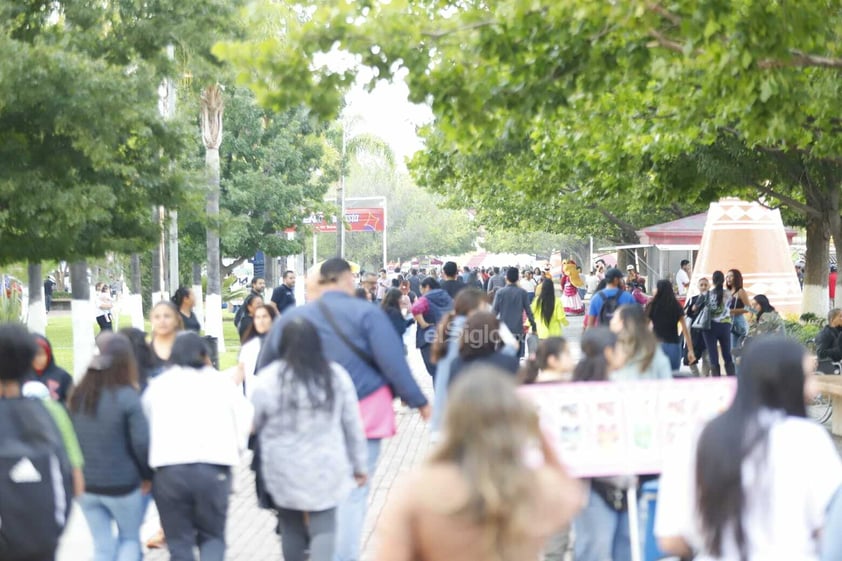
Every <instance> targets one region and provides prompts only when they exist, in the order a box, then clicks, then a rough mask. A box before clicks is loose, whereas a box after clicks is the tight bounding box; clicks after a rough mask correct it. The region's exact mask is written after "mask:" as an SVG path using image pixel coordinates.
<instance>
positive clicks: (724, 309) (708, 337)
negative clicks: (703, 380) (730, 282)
mask: <svg viewBox="0 0 842 561" xmlns="http://www.w3.org/2000/svg"><path fill="white" fill-rule="evenodd" d="M711 280H712V281H713V288H712V289H711V290H710V291H708V294H707V298H706V299H705V306H706V307H707V309H708V312H707V315H708V319H709V325H708V328H707V329H704V326H701V327H702V329H703V332H702V333H703V337H704V338H705V346H706V347H707V349H708V357H709V358H710V373H711V376H721V375H722V372H721V368H720V365H719V353H720V352H722V360H723V361H724V363H725V373H726V374H727V375H728V376H734V375H735V374H736V368H735V367H734V359H733V358H732V356H731V310H729V308H728V301H727V299H726V298H727V297H726V295H725V286H724V285H725V275H723V274H722V271H714V272H713V275H712V276H711ZM702 314H705V312H704V311H703V312H702ZM717 344H718V345H719V347H717Z"/></svg>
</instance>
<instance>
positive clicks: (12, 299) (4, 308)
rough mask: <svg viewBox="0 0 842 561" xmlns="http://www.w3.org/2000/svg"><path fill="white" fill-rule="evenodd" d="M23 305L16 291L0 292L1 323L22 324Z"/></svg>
mask: <svg viewBox="0 0 842 561" xmlns="http://www.w3.org/2000/svg"><path fill="white" fill-rule="evenodd" d="M22 312H23V305H22V302H21V301H20V294H19V293H18V292H16V291H14V290H11V291H9V293H7V291H6V290H0V323H9V322H20V321H21V313H22Z"/></svg>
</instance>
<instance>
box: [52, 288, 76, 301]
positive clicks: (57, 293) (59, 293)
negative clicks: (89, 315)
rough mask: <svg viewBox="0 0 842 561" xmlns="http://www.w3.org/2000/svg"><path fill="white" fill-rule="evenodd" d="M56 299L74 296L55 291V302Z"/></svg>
mask: <svg viewBox="0 0 842 561" xmlns="http://www.w3.org/2000/svg"><path fill="white" fill-rule="evenodd" d="M56 298H73V295H72V294H70V293H69V292H67V291H65V290H53V300H55V299H56Z"/></svg>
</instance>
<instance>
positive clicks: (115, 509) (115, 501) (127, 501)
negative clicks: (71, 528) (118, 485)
mask: <svg viewBox="0 0 842 561" xmlns="http://www.w3.org/2000/svg"><path fill="white" fill-rule="evenodd" d="M79 506H80V507H81V508H82V513H83V514H84V515H85V520H87V522H88V528H90V530H91V537H93V540H94V561H140V559H141V549H140V525H141V524H142V523H143V497H142V496H141V493H140V488H138V489H135V490H134V491H132V492H131V493H129V494H128V495H122V496H117V497H112V496H109V495H95V494H93V493H85V494H84V495H82V496H81V497H79ZM112 522H114V523H116V524H117V535H116V536H115V535H114V530H113V528H112Z"/></svg>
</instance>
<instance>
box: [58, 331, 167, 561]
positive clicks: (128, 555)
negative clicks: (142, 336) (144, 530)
mask: <svg viewBox="0 0 842 561" xmlns="http://www.w3.org/2000/svg"><path fill="white" fill-rule="evenodd" d="M97 347H98V348H99V354H98V355H96V356H95V357H94V358H93V360H92V361H91V364H90V366H89V367H88V371H87V373H86V374H85V377H84V378H82V381H81V382H80V383H79V385H78V386H76V388H75V389H74V390H73V393H72V394H71V396H70V400H69V409H70V415H71V419H72V420H73V427H74V428H75V429H76V436H77V437H78V439H79V444H80V446H81V447H82V454H83V455H84V457H85V467H84V474H85V483H86V490H85V493H84V494H83V495H82V496H81V497H79V506H80V507H81V508H82V512H83V513H84V515H85V519H86V520H87V522H88V527H89V528H90V530H91V535H92V536H93V541H94V560H95V561H136V560H137V559H140V557H141V547H140V526H141V524H142V523H143V512H144V499H143V495H144V494H148V493H149V490H150V488H151V484H150V482H151V480H152V470H151V469H150V468H149V465H148V464H147V461H148V455H149V425H148V423H147V421H146V416H145V415H144V413H143V408H142V407H141V403H140V393H139V391H138V374H137V364H136V363H135V358H134V350H133V348H132V344H131V342H130V341H129V340H128V339H127V338H126V337H124V336H123V335H119V334H111V333H107V334H103V335H100V337H99V338H98V339H97ZM112 526H116V529H117V533H116V535H115V533H114V529H113V528H112Z"/></svg>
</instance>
